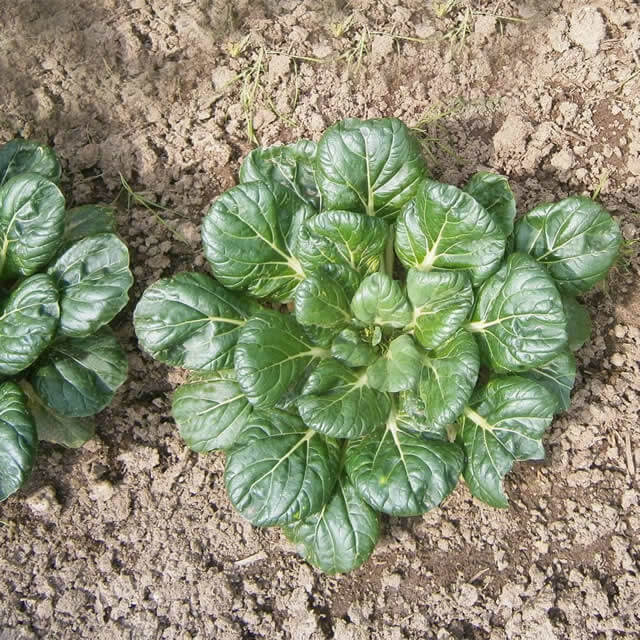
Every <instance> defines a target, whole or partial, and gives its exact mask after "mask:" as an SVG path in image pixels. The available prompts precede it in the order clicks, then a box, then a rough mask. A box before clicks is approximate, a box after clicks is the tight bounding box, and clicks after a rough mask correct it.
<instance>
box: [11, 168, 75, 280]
mask: <svg viewBox="0 0 640 640" xmlns="http://www.w3.org/2000/svg"><path fill="white" fill-rule="evenodd" d="M63 232H64V196H63V195H62V193H61V192H60V189H58V187H57V186H56V185H55V184H54V183H53V182H51V181H50V180H47V178H43V177H42V176H40V175H38V174H35V173H23V174H20V175H18V176H15V177H13V178H11V180H9V181H8V182H6V183H5V184H4V185H3V186H2V187H1V188H0V274H1V277H2V279H3V280H7V279H11V278H16V277H18V276H30V275H32V274H34V273H36V272H37V271H39V270H40V269H42V268H43V267H45V266H46V265H47V264H48V263H49V261H50V260H51V259H52V258H53V256H54V255H55V253H56V251H57V250H58V247H59V246H60V243H61V242H62V234H63Z"/></svg>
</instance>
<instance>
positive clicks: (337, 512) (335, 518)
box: [284, 473, 380, 574]
mask: <svg viewBox="0 0 640 640" xmlns="http://www.w3.org/2000/svg"><path fill="white" fill-rule="evenodd" d="M284 533H285V535H286V536H287V538H289V540H291V542H293V543H294V544H295V545H296V547H297V550H298V553H299V554H300V555H301V556H302V557H303V558H304V559H305V560H306V561H307V562H309V563H310V564H312V565H313V566H314V567H317V568H318V569H321V570H322V571H324V572H326V573H330V574H331V573H346V572H348V571H353V570H354V569H357V568H358V567H359V566H360V565H361V564H362V563H363V562H365V561H366V560H367V558H368V557H369V556H370V555H371V552H372V551H373V549H374V547H375V546H376V542H377V541H378V537H379V536H380V525H379V522H378V514H377V513H376V512H375V511H374V510H373V509H372V508H371V507H370V506H369V505H368V504H367V503H366V502H365V501H364V500H363V499H362V498H361V497H360V495H359V494H358V492H357V491H356V490H355V488H354V486H353V485H352V484H351V481H350V480H349V478H348V476H347V475H346V474H344V473H342V474H341V475H340V476H339V477H338V482H337V484H336V488H335V491H334V493H333V496H332V497H331V499H330V500H329V502H328V503H327V504H326V505H325V506H324V507H323V508H322V510H321V511H318V512H317V513H314V514H312V515H310V516H308V517H307V518H305V519H304V520H302V521H300V522H297V523H295V524H292V525H288V526H286V527H284Z"/></svg>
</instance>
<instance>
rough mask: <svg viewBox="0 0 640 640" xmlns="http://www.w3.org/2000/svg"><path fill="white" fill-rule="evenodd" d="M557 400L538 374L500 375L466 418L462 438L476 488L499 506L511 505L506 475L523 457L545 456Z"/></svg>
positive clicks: (475, 400)
mask: <svg viewBox="0 0 640 640" xmlns="http://www.w3.org/2000/svg"><path fill="white" fill-rule="evenodd" d="M555 407H556V400H555V398H554V397H553V396H552V394H551V392H550V391H548V390H547V389H545V387H543V386H542V385H541V384H539V383H538V382H535V381H534V380H527V379H526V378H522V377H520V376H507V377H504V378H494V379H493V380H490V381H489V382H488V383H487V385H486V386H485V387H482V388H480V389H478V390H477V391H476V392H475V393H474V394H473V397H472V398H471V402H470V406H468V407H465V409H464V413H463V415H462V417H461V418H460V428H459V430H458V438H457V441H458V442H459V443H460V444H461V445H462V447H463V448H464V451H465V454H466V457H467V463H466V465H465V468H464V479H465V482H466V483H467V485H468V486H469V489H470V490H471V493H472V494H473V495H474V496H476V498H479V499H480V500H482V501H483V502H486V503H487V504H490V505H491V506H493V507H506V506H507V505H508V502H507V497H506V496H505V495H504V491H503V488H502V478H504V476H505V475H506V474H507V473H508V472H509V471H510V470H511V467H512V466H513V463H514V462H516V461H518V460H542V459H543V458H544V448H543V446H542V442H541V438H542V434H543V433H544V431H545V429H546V428H547V427H548V426H549V425H550V424H551V420H552V419H553V412H554V410H555Z"/></svg>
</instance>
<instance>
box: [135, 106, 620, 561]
mask: <svg viewBox="0 0 640 640" xmlns="http://www.w3.org/2000/svg"><path fill="white" fill-rule="evenodd" d="M515 216H516V207H515V202H514V198H513V195H512V192H511V190H510V188H509V185H508V183H507V181H506V179H505V178H504V177H502V176H499V175H495V174H490V173H479V174H476V175H475V176H473V177H472V179H471V180H470V181H469V183H468V184H467V185H466V186H465V187H464V188H463V189H458V188H456V187H454V186H451V185H448V184H442V183H439V182H436V181H434V180H432V179H430V178H429V177H428V174H427V170H426V167H425V165H424V162H423V159H422V156H421V153H420V146H419V143H418V141H417V140H416V139H414V138H413V136H412V134H411V133H410V131H409V130H408V129H407V128H406V127H405V126H404V125H403V124H402V123H401V122H400V121H398V120H395V119H379V120H367V121H361V120H356V119H349V120H345V121H342V122H339V123H338V124H336V125H334V126H332V127H331V128H329V129H328V130H327V131H326V132H325V133H324V135H323V136H322V138H321V139H320V141H319V143H318V144H317V145H316V144H315V143H313V142H308V141H300V142H297V143H294V144H290V145H286V146H276V147H270V148H262V149H256V150H254V151H253V152H251V153H250V154H249V156H248V157H247V158H246V159H245V161H244V163H243V165H242V167H241V170H240V184H239V185H237V186H235V187H233V188H232V189H230V190H228V191H227V192H225V193H223V194H222V195H221V196H220V197H219V198H217V200H215V201H214V203H213V204H212V205H211V208H210V209H209V211H208V213H207V215H206V217H205V219H204V224H203V230H202V240H203V246H204V253H205V256H206V258H207V260H208V262H209V264H210V265H211V268H212V271H213V274H214V276H215V279H213V278H211V277H209V276H208V275H205V274H201V273H180V274H177V275H175V276H173V277H171V278H168V279H163V280H159V281H158V282H156V283H155V284H153V285H152V286H151V287H150V288H149V289H147V290H146V292H145V293H144V295H143V296H142V299H141V300H140V302H139V304H138V306H137V308H136V310H135V314H134V322H135V327H136V333H137V336H138V339H139V341H140V343H141V345H142V347H143V348H144V349H145V350H146V351H147V352H149V353H150V354H151V355H152V356H153V357H155V358H157V359H158V360H160V361H162V362H165V363H168V364H171V365H178V366H181V367H185V368H187V369H191V370H193V371H194V374H193V375H192V377H191V378H190V379H189V380H188V381H187V382H186V383H185V384H184V385H182V386H181V387H180V388H178V389H177V391H176V393H175V395H174V397H173V415H174V417H175V420H176V422H177V423H178V425H179V427H180V430H181V434H182V436H183V438H184V439H185V440H186V442H187V444H188V445H189V446H190V447H191V448H192V449H194V450H195V451H200V452H205V451H210V450H213V449H224V450H225V451H226V471H225V484H226V487H227V490H228V494H229V497H230V499H231V502H232V503H233V505H234V506H235V507H236V508H237V509H238V510H239V512H240V513H241V514H242V515H243V516H245V517H246V518H247V519H248V520H249V521H250V522H252V523H253V524H254V525H257V526H271V525H278V526H281V527H283V529H284V532H285V534H286V535H287V536H288V537H289V538H290V539H291V540H293V541H294V542H295V543H296V544H297V545H298V548H299V550H300V551H301V553H302V554H303V555H304V556H305V557H306V558H307V559H308V560H309V561H310V562H311V563H312V564H314V565H316V566H318V567H320V568H322V569H323V570H325V571H328V572H342V571H348V570H351V569H353V568H354V567H357V566H358V565H359V564H361V563H362V562H363V561H364V560H365V559H366V558H367V557H368V555H369V554H370V553H371V551H372V550H373V548H374V545H375V543H376V540H377V538H378V533H379V529H378V513H377V512H382V513H385V514H390V515H393V516H407V515H415V514H421V513H424V512H426V511H427V510H429V509H431V508H432V507H434V506H436V505H438V504H440V503H441V502H442V501H443V500H444V499H445V498H446V497H447V496H448V495H449V494H450V493H451V491H452V490H453V489H454V487H455V486H456V483H457V482H458V479H459V477H460V475H461V474H462V476H463V477H464V479H465V481H466V483H467V485H468V486H469V489H470V490H471V492H472V493H473V495H475V496H477V497H478V498H479V499H481V500H483V501H485V502H487V503H488V504H490V505H494V506H497V507H504V506H506V505H507V499H506V497H505V494H504V492H503V489H502V479H503V477H504V475H505V474H506V473H507V472H508V471H509V470H510V469H511V467H512V465H513V463H514V462H515V461H518V460H530V459H534V460H535V459H540V458H542V457H543V455H544V451H543V447H542V444H541V437H542V435H543V432H544V431H545V429H546V428H547V427H548V426H549V424H550V422H551V420H552V418H553V415H554V414H555V413H556V412H558V411H560V410H563V409H566V408H567V406H568V404H569V392H570V390H571V388H572V386H573V381H574V377H575V361H574V357H573V355H572V349H576V348H578V347H579V346H580V345H581V344H582V343H583V342H584V341H585V340H586V339H587V338H588V335H589V332H590V326H589V316H588V313H587V311H586V310H585V309H584V307H583V306H581V305H580V303H579V302H578V301H577V300H576V298H575V296H576V295H578V294H581V293H583V292H584V291H586V290H588V289H589V288H590V287H592V286H593V284H594V283H596V282H597V281H598V280H600V279H602V278H603V277H604V276H605V275H606V273H607V270H608V269H609V267H610V266H611V265H612V263H613V261H614V260H615V258H616V255H617V253H618V250H619V246H620V240H621V237H620V232H619V230H618V227H617V225H616V223H615V222H614V221H613V219H612V218H611V216H610V215H609V214H608V213H607V212H606V211H605V210H603V209H602V208H601V207H600V206H599V205H598V204H596V203H594V202H593V201H591V200H589V199H587V198H582V197H572V198H568V199H566V200H563V201H561V202H557V203H555V204H544V205H541V206H538V207H536V208H535V209H533V210H532V211H530V212H529V213H528V214H526V215H525V216H523V217H521V218H520V219H519V220H518V221H517V222H515ZM514 224H515V228H514ZM258 300H261V301H263V303H262V304H260V303H259V302H258ZM265 301H270V302H269V303H268V304H265ZM285 304H286V306H285Z"/></svg>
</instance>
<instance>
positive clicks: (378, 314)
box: [351, 273, 412, 328]
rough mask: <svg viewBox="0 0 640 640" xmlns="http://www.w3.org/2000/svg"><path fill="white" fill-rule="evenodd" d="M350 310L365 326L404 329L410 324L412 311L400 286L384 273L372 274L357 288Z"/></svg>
mask: <svg viewBox="0 0 640 640" xmlns="http://www.w3.org/2000/svg"><path fill="white" fill-rule="evenodd" d="M351 310H352V311H353V314H354V315H355V317H356V318H357V319H358V320H360V322H363V323H364V324H366V325H372V324H377V325H386V326H388V327H398V328H399V327H404V326H406V325H407V324H409V322H411V318H412V311H411V305H410V304H409V301H408V300H407V298H406V297H405V295H404V292H403V291H402V289H401V288H400V285H399V284H398V283H397V282H396V281H395V280H392V279H391V278H390V277H389V276H388V275H386V274H384V273H372V274H371V275H370V276H367V277H366V278H365V279H364V280H363V281H362V282H361V284H360V286H359V287H358V290H357V291H356V293H355V295H354V296H353V300H351Z"/></svg>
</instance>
